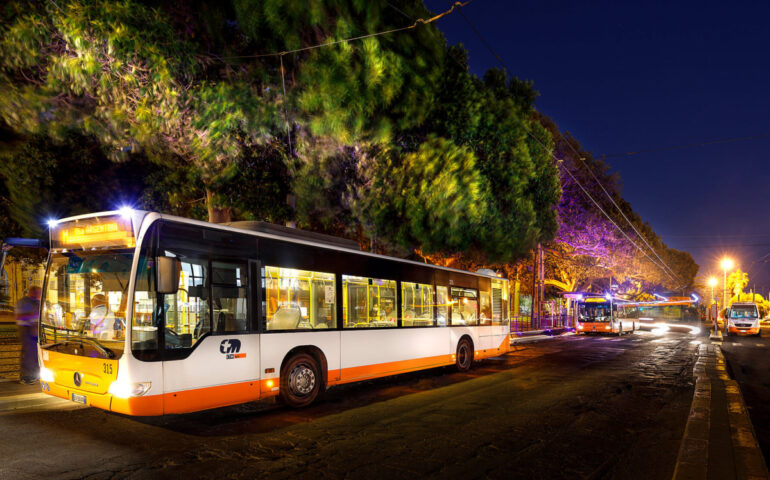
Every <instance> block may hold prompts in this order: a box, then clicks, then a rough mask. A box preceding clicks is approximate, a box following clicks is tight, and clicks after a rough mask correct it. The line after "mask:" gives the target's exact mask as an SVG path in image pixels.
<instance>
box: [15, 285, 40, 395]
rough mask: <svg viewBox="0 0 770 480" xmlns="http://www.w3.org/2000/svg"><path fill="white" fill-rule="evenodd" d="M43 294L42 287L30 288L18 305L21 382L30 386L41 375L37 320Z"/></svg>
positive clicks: (17, 321) (17, 320) (17, 322)
mask: <svg viewBox="0 0 770 480" xmlns="http://www.w3.org/2000/svg"><path fill="white" fill-rule="evenodd" d="M41 293H42V290H41V289H40V287H38V286H32V287H29V290H27V294H26V295H25V296H24V297H22V298H21V300H19V301H18V302H17V303H16V325H17V326H18V327H19V340H20V342H21V380H20V382H21V383H26V384H28V385H32V384H34V383H36V382H37V380H38V376H39V374H40V369H39V367H38V364H37V319H38V316H39V315H40V295H41Z"/></svg>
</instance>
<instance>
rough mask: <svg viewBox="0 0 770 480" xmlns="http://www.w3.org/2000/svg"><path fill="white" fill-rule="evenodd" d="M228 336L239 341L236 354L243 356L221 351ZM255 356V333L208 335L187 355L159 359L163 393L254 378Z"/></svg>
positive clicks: (257, 343)
mask: <svg viewBox="0 0 770 480" xmlns="http://www.w3.org/2000/svg"><path fill="white" fill-rule="evenodd" d="M231 339H235V340H238V341H240V349H239V351H238V354H245V356H242V357H240V358H235V357H234V356H233V357H232V358H228V354H227V353H222V351H221V350H220V346H221V345H222V343H223V342H226V341H229V340H231ZM226 349H227V348H226V347H225V350H226ZM233 355H234V354H233ZM259 359H260V354H259V335H254V334H251V335H249V334H241V335H209V336H207V337H206V338H204V339H203V340H201V343H200V345H198V346H197V347H196V348H195V349H194V350H193V351H192V353H191V354H190V356H189V357H187V358H185V359H181V360H168V361H164V362H163V389H164V393H170V392H179V391H183V390H194V389H198V388H206V387H213V386H217V385H226V384H230V383H240V382H248V381H252V380H257V379H259V371H260V370H259Z"/></svg>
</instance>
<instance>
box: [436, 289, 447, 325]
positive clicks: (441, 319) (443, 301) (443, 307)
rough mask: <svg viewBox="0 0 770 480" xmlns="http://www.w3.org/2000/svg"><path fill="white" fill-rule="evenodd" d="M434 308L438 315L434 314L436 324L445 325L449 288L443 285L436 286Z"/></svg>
mask: <svg viewBox="0 0 770 480" xmlns="http://www.w3.org/2000/svg"><path fill="white" fill-rule="evenodd" d="M436 310H437V311H438V315H437V316H436V318H437V321H438V324H439V325H441V326H446V325H447V324H448V323H449V322H448V321H447V319H448V318H449V289H448V288H447V287H444V286H437V287H436Z"/></svg>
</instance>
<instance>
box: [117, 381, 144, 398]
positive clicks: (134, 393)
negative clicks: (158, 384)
mask: <svg viewBox="0 0 770 480" xmlns="http://www.w3.org/2000/svg"><path fill="white" fill-rule="evenodd" d="M150 387H152V382H137V383H128V382H121V381H120V380H118V381H117V382H112V384H111V385H110V390H109V393H110V394H112V395H114V396H116V397H118V398H128V397H141V396H142V395H144V394H145V393H147V392H148V391H150Z"/></svg>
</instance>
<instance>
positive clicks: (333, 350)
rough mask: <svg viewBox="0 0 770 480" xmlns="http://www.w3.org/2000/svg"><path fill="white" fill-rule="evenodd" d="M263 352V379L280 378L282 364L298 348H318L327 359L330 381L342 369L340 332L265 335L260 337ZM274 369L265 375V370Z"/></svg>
mask: <svg viewBox="0 0 770 480" xmlns="http://www.w3.org/2000/svg"><path fill="white" fill-rule="evenodd" d="M259 338H260V342H261V352H262V357H261V359H262V362H261V363H262V367H263V369H262V370H261V372H262V373H263V374H262V378H263V379H267V378H278V377H279V375H280V374H281V363H282V362H283V359H284V358H286V354H288V353H289V352H290V351H291V349H293V348H295V347H298V346H314V347H318V349H320V350H321V352H322V353H323V354H324V356H325V357H326V364H327V370H328V371H329V372H330V375H329V380H330V381H332V380H338V378H333V375H334V374H333V373H332V372H338V371H339V369H340V354H339V352H340V332H339V331H338V330H330V331H327V332H324V331H318V330H316V331H307V332H286V333H264V334H262V335H260V336H259ZM269 368H273V369H274V370H273V372H272V373H269V374H265V373H264V371H265V369H269Z"/></svg>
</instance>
